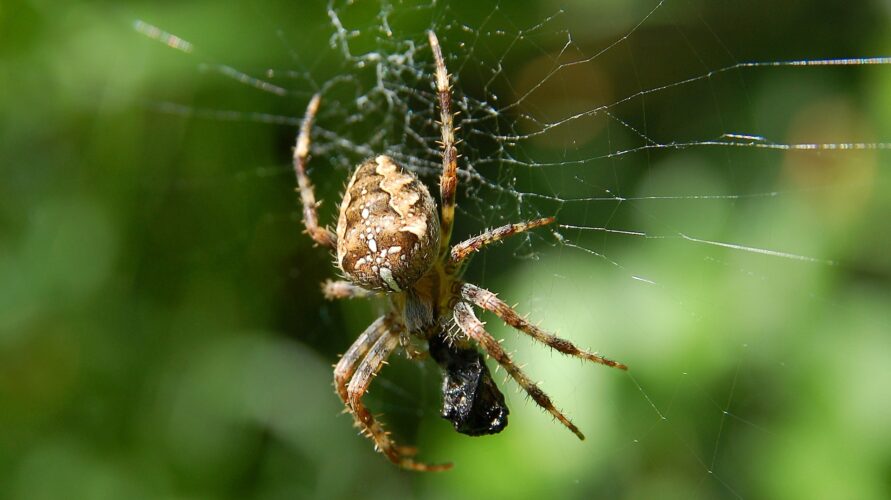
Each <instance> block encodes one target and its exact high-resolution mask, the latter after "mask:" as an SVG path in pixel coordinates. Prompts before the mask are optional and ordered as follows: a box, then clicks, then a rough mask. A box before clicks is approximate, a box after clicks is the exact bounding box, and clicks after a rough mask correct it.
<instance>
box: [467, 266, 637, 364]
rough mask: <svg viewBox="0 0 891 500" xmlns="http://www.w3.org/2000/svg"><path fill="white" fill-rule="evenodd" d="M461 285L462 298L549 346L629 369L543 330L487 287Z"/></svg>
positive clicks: (570, 353)
mask: <svg viewBox="0 0 891 500" xmlns="http://www.w3.org/2000/svg"><path fill="white" fill-rule="evenodd" d="M460 286H461V288H460V291H459V293H460V295H461V298H462V299H464V300H469V301H470V302H472V303H473V304H476V306H477V307H480V308H482V309H485V310H487V311H490V312H493V313H495V315H496V316H498V317H499V318H501V320H502V321H504V322H505V323H507V324H508V325H509V326H511V327H513V328H514V329H516V330H519V331H521V332H523V333H525V334H526V335H529V336H530V337H532V338H533V339H535V340H537V341H539V342H541V343H542V344H545V345H547V346H548V347H551V348H553V349H556V350H558V351H560V352H562V353H563V354H568V355H570V356H575V357H577V358H582V359H587V360H588V361H593V362H595V363H600V364H602V365H606V366H611V367H613V368H619V369H621V370H627V369H628V367H627V366H625V365H623V364H622V363H618V362H616V361H613V360H611V359H607V358H604V357H603V356H600V355H599V354H596V353H592V352H588V351H585V350H583V349H579V348H578V347H576V346H575V345H574V344H573V343H572V342H570V341H568V340H565V339H561V338H560V337H557V336H556V335H551V334H550V333H547V332H545V331H543V330H542V329H541V328H539V327H537V326H535V325H533V324H532V323H530V322H528V321H526V320H525V319H523V317H521V316H520V315H519V314H517V311H515V310H514V309H513V308H512V307H510V306H509V305H507V304H506V303H505V302H504V301H503V300H501V299H499V298H498V297H497V296H495V294H494V293H492V292H490V291H488V290H486V289H483V288H480V287H478V286H476V285H471V284H470V283H462V284H461V285H460Z"/></svg>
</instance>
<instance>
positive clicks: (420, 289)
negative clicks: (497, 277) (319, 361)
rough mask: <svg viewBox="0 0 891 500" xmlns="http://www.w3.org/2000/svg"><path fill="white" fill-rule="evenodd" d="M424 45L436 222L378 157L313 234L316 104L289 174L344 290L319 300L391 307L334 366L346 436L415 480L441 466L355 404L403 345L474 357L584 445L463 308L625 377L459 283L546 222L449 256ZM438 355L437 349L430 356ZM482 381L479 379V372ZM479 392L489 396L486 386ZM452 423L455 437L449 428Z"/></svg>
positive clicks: (441, 80)
mask: <svg viewBox="0 0 891 500" xmlns="http://www.w3.org/2000/svg"><path fill="white" fill-rule="evenodd" d="M428 37H429V42H430V48H431V49H432V51H433V56H434V59H435V63H436V91H437V97H438V100H439V111H440V121H441V133H442V144H441V146H442V166H443V171H442V176H441V178H440V183H439V190H440V200H441V207H440V213H439V214H437V213H436V203H435V202H434V200H433V197H431V196H430V192H429V191H428V190H427V187H426V186H425V185H424V184H423V183H421V182H420V180H418V178H417V177H416V176H415V174H414V173H412V172H410V171H408V170H405V169H403V168H402V167H401V166H399V165H398V164H396V162H395V161H394V160H393V159H392V158H390V157H388V156H384V155H381V156H377V157H374V158H371V159H368V160H366V161H365V162H363V163H362V164H360V165H359V166H358V167H356V169H355V171H354V172H353V174H352V177H351V178H350V181H349V183H348V184H347V187H346V191H345V193H344V195H343V201H342V202H341V204H340V213H339V217H338V221H337V229H336V232H332V231H331V230H330V229H328V228H326V227H322V226H319V221H318V214H317V212H316V208H317V206H318V204H317V203H316V200H315V195H314V194H313V187H312V184H311V183H310V181H309V178H308V177H307V175H306V163H307V160H308V155H309V151H310V130H311V128H312V122H313V119H314V117H315V115H316V112H317V111H318V108H319V101H320V96H319V95H318V94H317V95H315V96H313V98H312V99H311V100H310V102H309V105H308V107H307V109H306V115H305V117H304V119H303V123H302V124H301V127H300V133H299V136H298V137H297V145H296V147H295V148H294V169H295V171H296V174H297V182H298V186H299V187H298V191H299V193H300V198H301V202H302V204H303V220H304V223H305V225H306V232H307V233H308V234H309V236H310V237H311V238H312V239H313V240H314V241H315V242H316V243H317V244H319V245H321V246H324V247H328V248H329V249H332V250H334V252H335V253H336V259H337V260H336V264H337V266H338V268H339V269H340V271H342V273H343V275H344V276H345V277H346V278H347V279H348V280H349V281H333V282H332V281H328V282H326V283H324V284H323V286H322V289H323V291H324V294H325V296H326V297H327V298H328V299H343V298H355V297H367V296H370V295H374V294H385V295H386V296H387V297H388V298H389V301H390V304H391V306H392V307H391V310H390V312H389V313H387V314H385V315H384V316H381V317H380V318H378V319H377V320H375V321H374V322H373V323H372V324H371V326H369V327H368V328H367V329H366V330H365V331H364V332H363V333H362V334H361V335H360V336H359V338H358V339H357V340H356V341H355V342H354V343H353V345H352V346H350V348H349V349H347V351H346V353H344V354H343V356H342V357H341V358H340V361H339V362H338V363H337V365H336V367H335V368H334V385H335V388H336V391H337V394H338V395H339V396H340V398H341V399H342V400H343V403H344V405H346V409H347V410H348V411H349V412H350V413H351V414H352V415H353V417H354V419H355V424H356V426H357V427H358V428H359V429H361V432H362V433H363V434H365V435H366V436H368V437H370V438H371V439H372V440H373V441H374V444H375V448H376V449H377V450H378V451H380V452H382V453H383V454H384V455H385V456H386V457H387V458H388V459H389V460H390V461H392V462H393V463H394V464H396V465H399V466H401V467H403V468H406V469H412V470H420V471H436V470H445V469H448V468H450V467H451V464H438V465H428V464H425V463H421V462H417V461H415V460H414V459H413V458H412V456H413V455H414V453H415V450H414V449H413V448H410V447H403V446H398V445H397V444H396V443H395V442H394V441H393V439H392V438H391V437H390V433H389V432H386V431H385V430H384V429H383V427H382V425H381V423H380V422H378V421H377V420H375V418H374V417H373V416H372V414H371V412H370V411H369V410H368V408H366V407H365V404H364V403H363V402H362V396H363V395H364V394H365V392H366V391H367V389H368V386H369V385H370V384H371V380H372V379H373V378H374V376H375V375H377V373H378V372H379V371H380V369H381V368H382V366H383V365H384V364H385V363H386V359H387V357H388V356H389V355H390V354H391V353H392V352H393V351H394V350H395V349H396V347H397V346H400V345H401V346H402V347H403V348H406V350H407V352H409V354H410V356H413V355H414V354H413V353H412V350H411V349H409V345H410V342H411V339H412V337H415V338H419V339H421V340H425V341H428V342H429V343H430V345H431V351H432V350H433V349H432V346H433V341H434V339H436V340H437V342H438V343H439V344H441V339H442V338H446V339H447V342H448V343H449V345H451V346H457V347H458V348H459V349H464V350H465V352H466V351H467V350H469V349H476V348H477V347H479V348H482V350H483V351H484V352H485V353H486V354H488V355H489V356H491V357H492V358H494V359H495V361H497V362H498V364H499V365H501V366H502V367H503V368H504V369H505V370H506V371H507V373H508V374H510V376H511V377H512V378H513V379H514V380H515V381H516V382H517V383H518V384H519V385H520V386H521V387H522V388H523V390H525V391H526V393H527V394H528V395H529V396H530V397H531V398H532V400H533V401H535V402H536V403H537V404H538V405H539V406H541V407H542V408H543V409H545V410H546V411H548V412H549V413H550V414H551V415H553V416H554V417H555V418H556V419H557V420H559V421H560V423H562V424H563V425H565V426H566V427H567V428H569V430H571V431H572V432H573V433H575V435H576V436H578V438H579V439H584V436H583V435H582V433H581V431H579V429H578V428H577V427H576V426H575V425H574V424H573V423H572V422H570V421H569V419H568V418H566V417H565V416H564V415H563V413H561V412H560V410H558V409H557V408H556V407H554V405H553V403H551V400H550V398H549V397H548V396H547V395H546V394H545V393H544V391H542V390H541V389H539V387H538V386H537V385H535V384H534V383H533V382H532V381H531V380H530V379H529V378H528V377H527V376H526V375H525V374H524V373H523V371H522V370H521V369H520V368H519V367H517V365H516V364H514V362H513V361H512V360H511V358H510V356H509V355H508V354H507V353H506V352H505V351H504V349H502V347H501V344H500V343H499V342H498V341H497V340H495V339H494V338H493V337H492V336H491V335H490V334H489V333H487V332H486V330H485V329H484V328H483V323H482V322H480V320H479V319H477V317H476V315H475V314H474V312H473V308H472V306H477V307H480V308H482V309H484V310H487V311H491V312H492V313H494V314H495V315H496V316H498V317H499V318H501V319H502V320H503V321H504V322H505V323H507V324H508V325H510V326H511V327H513V328H515V329H517V330H519V331H521V332H523V333H525V334H527V335H529V336H530V337H532V338H533V339H535V340H537V341H539V342H542V343H544V344H546V345H548V346H550V347H551V348H553V349H556V350H558V351H560V352H562V353H564V354H568V355H571V356H576V357H578V358H582V359H586V360H589V361H593V362H595V363H601V364H604V365H607V366H612V367H615V368H620V369H623V370H625V369H627V368H626V367H625V365H623V364H621V363H617V362H615V361H611V360H609V359H606V358H604V357H602V356H599V355H597V354H595V353H590V352H587V351H584V350H581V349H579V348H577V347H576V346H575V345H573V344H572V343H571V342H569V341H567V340H564V339H561V338H558V337H556V336H554V335H551V334H549V333H546V332H544V331H542V330H541V329H539V328H538V327H537V326H535V325H533V324H531V323H529V322H527V321H526V320H525V319H523V318H522V317H521V316H520V315H519V314H517V312H516V311H514V310H513V309H512V308H511V307H510V306H508V305H507V304H506V303H504V302H502V301H501V300H500V299H498V298H497V297H496V296H495V294H494V293H492V292H489V291H488V290H484V289H482V288H480V287H477V286H475V285H472V284H470V283H465V282H463V281H461V279H460V277H461V274H462V270H463V267H464V264H466V262H467V260H468V257H470V256H471V255H472V254H473V253H475V252H477V251H478V250H480V249H481V248H482V247H484V246H486V245H489V244H491V243H495V242H497V241H500V240H502V239H504V238H507V237H508V236H512V235H514V234H518V233H521V232H523V231H528V230H530V229H533V228H537V227H540V226H544V225H547V224H550V223H552V222H554V218H553V217H547V218H543V219H536V220H531V221H528V222H521V223H518V224H508V225H505V226H502V227H499V228H496V229H492V230H490V231H486V232H484V233H483V234H481V235H479V236H475V237H473V238H470V239H467V240H465V241H462V242H461V243H458V244H456V245H453V246H449V240H450V237H451V234H452V224H453V221H454V218H455V190H456V187H457V182H458V179H457V167H458V165H457V163H458V152H457V150H456V148H455V136H454V128H453V123H452V121H453V117H452V112H451V106H452V103H451V89H450V86H449V77H448V73H447V72H446V67H445V63H444V62H443V57H442V51H441V49H440V46H439V42H438V41H437V38H436V35H435V34H434V33H433V32H432V31H430V32H428ZM455 326H457V328H455ZM439 344H438V345H439ZM441 348H442V347H441V345H439V347H437V350H438V351H439V350H441ZM434 355H435V354H434ZM462 362H463V361H462ZM484 366H485V365H483V367H484ZM483 369H484V370H485V368H483ZM477 373H479V372H477ZM484 375H485V376H486V377H488V371H487V370H486V371H485V373H484ZM489 385H491V386H492V387H494V384H489ZM488 390H489V391H490V392H488V393H486V394H488V396H487V395H486V394H483V396H481V397H482V398H492V397H493V396H492V394H493V393H492V392H491V390H492V389H491V388H490V389H488ZM494 391H495V392H494V394H495V396H494V399H498V398H500V397H501V395H500V393H498V390H497V388H495V389H494ZM484 404H491V403H484ZM501 405H503V399H502V400H501ZM502 413H503V415H502V416H503V417H504V421H503V422H500V423H499V422H495V423H492V424H491V425H492V427H491V428H485V426H484V428H483V429H482V430H481V432H479V433H492V432H498V431H500V430H501V428H503V426H504V425H506V408H504V411H503V412H502ZM454 423H455V426H456V428H457V427H458V423H457V422H454ZM499 425H500V426H499Z"/></svg>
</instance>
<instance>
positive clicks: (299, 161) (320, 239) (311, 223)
mask: <svg viewBox="0 0 891 500" xmlns="http://www.w3.org/2000/svg"><path fill="white" fill-rule="evenodd" d="M320 100H321V96H319V94H316V95H314V96H312V99H310V101H309V104H308V105H307V106H306V114H305V115H304V117H303V123H301V125H300V134H299V135H298V136H297V145H296V146H295V147H294V173H295V174H297V191H298V192H299V193H300V202H301V203H302V204H303V223H304V225H306V232H307V233H308V234H309V236H310V237H311V238H312V239H313V240H314V241H315V242H316V243H318V244H319V245H322V246H325V247H328V248H334V247H335V246H337V236H336V235H335V234H334V233H333V232H331V230H330V229H328V228H326V227H320V226H319V215H318V212H317V210H316V209H317V207H318V205H319V204H318V203H317V202H316V196H315V193H314V190H313V186H312V183H311V182H310V181H309V177H308V176H307V175H306V163H307V161H308V158H309V145H310V131H311V130H312V122H313V120H314V119H315V117H316V112H317V111H318V110H319V101H320Z"/></svg>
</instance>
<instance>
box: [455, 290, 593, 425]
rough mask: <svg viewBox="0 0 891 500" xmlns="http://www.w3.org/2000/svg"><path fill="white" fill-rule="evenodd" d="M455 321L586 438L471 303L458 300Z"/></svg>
mask: <svg viewBox="0 0 891 500" xmlns="http://www.w3.org/2000/svg"><path fill="white" fill-rule="evenodd" d="M455 322H456V323H457V324H458V327H459V328H461V331H463V332H464V333H465V334H466V335H467V336H468V337H470V338H471V339H473V340H474V341H476V343H478V344H479V345H480V347H482V348H483V350H484V351H486V354H488V355H489V356H492V357H493V358H494V359H495V361H497V362H498V364H499V365H501V366H502V367H504V369H505V370H507V373H508V374H510V376H511V377H513V379H514V380H515V381H516V382H517V383H518V384H520V387H522V388H523V390H524V391H526V393H527V394H529V396H531V397H532V400H533V401H535V402H536V403H537V404H538V406H541V407H542V408H544V409H545V410H547V412H548V413H550V414H551V415H553V416H554V417H555V418H556V419H557V420H559V421H560V423H562V424H563V425H565V426H566V427H567V428H568V429H569V430H571V431H572V432H573V434H575V435H576V436H577V437H578V438H579V439H585V436H584V434H582V431H580V430H579V428H578V427H576V426H575V424H573V423H572V422H570V421H569V419H568V418H566V416H564V415H563V413H562V412H560V410H558V409H557V408H556V407H554V404H553V403H552V402H551V398H549V397H548V395H547V394H545V393H544V391H542V390H541V389H540V388H539V387H538V386H537V385H535V384H534V383H533V382H532V381H531V380H529V377H527V376H526V374H525V373H523V371H522V370H520V368H519V367H518V366H517V365H515V364H514V362H513V360H511V358H510V356H508V354H507V353H506V352H505V351H504V349H502V348H501V344H499V343H498V341H497V340H495V339H494V338H493V337H492V336H491V335H489V333H488V332H486V330H485V328H483V324H482V323H481V322H480V320H479V319H477V317H476V315H474V314H473V309H471V307H470V305H469V304H467V303H466V302H458V304H457V305H455Z"/></svg>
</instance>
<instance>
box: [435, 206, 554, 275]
mask: <svg viewBox="0 0 891 500" xmlns="http://www.w3.org/2000/svg"><path fill="white" fill-rule="evenodd" d="M554 220H555V219H554V218H553V217H545V218H543V219H534V220H530V221H526V222H519V223H516V224H507V225H504V226H501V227H496V228H495V229H490V230H488V231H486V232H484V233H483V234H480V235H479V236H474V237H473V238H468V239H466V240H464V241H462V242H461V243H456V244H455V245H454V246H453V247H452V249H451V251H450V252H451V255H450V256H449V265H450V266H453V267H455V266H458V265H460V264H461V263H462V262H464V260H465V259H467V257H469V256H470V255H472V254H473V253H475V252H478V251H479V250H480V249H482V248H483V247H484V246H486V245H489V244H491V243H496V242H498V241H501V240H503V239H505V238H508V237H510V236H513V235H515V234H519V233H522V232H524V231H528V230H530V229H535V228H537V227H541V226H546V225H548V224H550V223H552V222H554Z"/></svg>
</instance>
